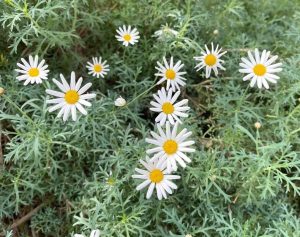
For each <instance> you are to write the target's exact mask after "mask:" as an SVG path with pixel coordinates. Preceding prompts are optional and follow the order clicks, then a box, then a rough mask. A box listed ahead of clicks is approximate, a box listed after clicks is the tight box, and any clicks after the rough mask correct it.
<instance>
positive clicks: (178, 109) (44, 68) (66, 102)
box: [15, 25, 282, 170]
mask: <svg viewBox="0 0 300 237" xmlns="http://www.w3.org/2000/svg"><path fill="white" fill-rule="evenodd" d="M116 31H117V35H116V38H117V40H118V41H120V42H122V44H123V45H124V46H125V47H127V46H129V45H134V44H135V43H137V42H138V40H139V38H140V35H139V32H138V30H137V29H136V28H133V27H131V26H125V25H124V26H122V27H119V28H118V29H117V30H116ZM225 53H226V51H222V48H219V46H218V45H217V46H216V47H214V45H213V43H212V44H211V48H210V49H209V48H208V47H207V45H205V50H203V51H202V52H201V54H202V55H201V56H197V57H194V59H195V60H196V62H197V65H196V67H195V68H196V70H197V71H199V70H201V69H205V76H206V78H209V77H210V75H211V72H212V71H213V72H214V73H215V75H216V76H217V75H218V70H219V69H220V70H225V68H224V66H223V65H222V64H223V63H224V61H223V60H222V59H221V57H222V56H223V55H224V54H225ZM277 58H278V56H271V52H270V51H266V50H263V52H262V53H260V52H259V51H258V49H255V51H254V54H252V53H251V52H250V51H249V52H248V58H242V59H241V61H242V62H241V63H240V66H241V69H240V70H239V71H240V72H241V73H245V74H247V75H246V76H244V77H243V80H244V81H247V80H249V81H250V86H251V87H253V86H254V85H257V86H258V88H262V87H264V88H266V89H269V83H277V80H278V79H279V77H278V76H277V75H275V73H277V72H280V71H281V70H282V68H281V65H282V64H281V63H275V61H276V60H277ZM157 64H158V66H157V67H156V69H157V70H158V73H157V74H155V75H156V76H159V77H161V79H160V80H159V81H158V83H157V84H161V83H162V82H164V81H166V82H167V83H166V88H162V89H161V90H160V91H158V93H157V95H155V96H154V98H155V101H153V102H152V103H151V105H152V106H153V108H151V110H152V111H154V112H159V115H158V116H157V118H156V120H155V121H156V122H157V123H159V125H160V126H163V125H164V124H165V123H166V121H167V122H168V123H170V124H171V125H175V122H176V121H177V122H180V120H179V117H186V116H187V114H186V113H184V112H186V111H187V110H188V107H187V106H186V103H187V101H186V100H183V101H180V102H178V103H175V101H176V100H177V98H178V97H179V94H180V92H179V91H180V87H181V86H184V85H185V84H186V83H185V80H186V79H185V78H184V75H185V74H186V72H181V71H180V70H181V69H182V67H183V64H182V63H181V62H180V61H178V62H176V63H174V62H173V57H171V59H170V61H169V63H168V62H167V60H166V58H164V59H163V63H160V62H158V63H157ZM17 65H18V67H19V68H18V69H15V70H16V72H17V73H19V75H18V76H17V79H18V80H19V81H24V85H28V84H40V83H42V82H43V80H47V79H48V73H49V70H48V65H47V64H46V63H45V60H44V59H43V60H41V61H40V60H39V58H38V56H35V57H32V56H29V59H28V61H26V60H25V59H24V58H22V59H21V62H20V63H17ZM86 67H87V69H88V73H89V74H90V75H92V76H94V77H97V78H99V77H102V78H104V77H105V75H106V74H107V73H108V72H109V70H110V69H109V65H108V64H107V61H106V60H103V59H102V58H101V57H98V58H97V57H93V58H92V61H91V62H87V66H86ZM53 83H54V84H55V85H56V86H57V87H58V89H59V91H56V90H52V89H47V90H46V93H47V94H48V95H50V96H53V97H55V98H53V99H48V100H47V103H48V104H50V106H49V109H48V110H49V112H53V111H57V110H58V114H57V117H62V119H63V121H67V120H68V119H69V118H70V117H71V118H72V120H73V121H76V120H77V111H79V112H80V113H81V114H83V115H86V114H87V110H86V108H85V107H90V106H91V103H90V102H89V100H90V99H93V98H95V96H96V95H95V94H94V93H87V91H88V89H89V88H90V87H91V86H92V83H86V84H85V85H82V83H83V79H82V77H80V78H79V79H76V76H75V73H74V72H72V73H71V77H70V79H69V80H66V79H65V77H64V76H63V75H62V74H60V81H59V80H56V79H53ZM176 90H177V91H178V92H176ZM173 92H174V94H173ZM125 104H126V101H125V100H124V99H123V98H118V99H117V100H116V101H115V105H116V106H124V105H125ZM166 126H170V125H166ZM173 166H174V163H173ZM169 170H170V169H169Z"/></svg>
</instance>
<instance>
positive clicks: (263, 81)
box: [239, 49, 282, 89]
mask: <svg viewBox="0 0 300 237" xmlns="http://www.w3.org/2000/svg"><path fill="white" fill-rule="evenodd" d="M270 54H271V52H270V51H267V50H264V51H263V52H262V54H261V55H260V53H259V51H258V49H255V51H254V57H253V55H252V53H251V52H250V51H248V59H246V58H241V60H242V62H241V63H240V66H241V67H242V68H241V69H239V72H240V73H247V74H248V75H247V76H245V77H243V81H247V80H251V82H250V86H251V87H253V86H254V85H255V84H257V87H258V88H259V89H261V88H262V86H264V87H265V88H266V89H269V84H268V82H271V83H277V80H278V79H279V78H280V77H279V76H277V75H275V73H277V72H281V71H282V68H281V67H280V66H281V65H282V63H275V64H273V63H274V62H275V61H276V59H277V58H278V56H277V55H276V56H272V57H271V58H269V57H270Z"/></svg>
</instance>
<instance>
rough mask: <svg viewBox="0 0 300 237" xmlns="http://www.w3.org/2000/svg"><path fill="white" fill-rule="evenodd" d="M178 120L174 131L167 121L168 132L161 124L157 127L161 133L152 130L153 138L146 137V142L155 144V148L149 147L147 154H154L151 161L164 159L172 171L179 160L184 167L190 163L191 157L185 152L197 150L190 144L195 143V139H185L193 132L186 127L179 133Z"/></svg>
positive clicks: (175, 168) (168, 168) (168, 169)
mask: <svg viewBox="0 0 300 237" xmlns="http://www.w3.org/2000/svg"><path fill="white" fill-rule="evenodd" d="M177 127H178V122H177V123H176V124H175V126H174V127H173V129H172V131H171V128H170V123H169V122H167V123H166V132H164V131H163V130H162V128H161V126H160V125H159V124H157V129H158V132H159V134H157V133H155V132H152V131H151V135H152V137H153V138H146V142H147V143H150V144H153V145H155V147H154V148H152V149H148V150H147V151H146V152H147V154H154V156H153V157H152V158H151V161H156V160H162V161H164V162H165V163H166V164H167V171H168V172H172V171H176V170H177V162H178V163H179V164H180V166H182V167H183V168H185V167H186V163H190V162H191V159H190V158H189V157H187V156H186V155H185V154H184V153H185V152H188V153H190V152H195V149H193V148H190V147H189V146H191V145H193V144H194V143H195V142H194V141H185V140H186V139H187V138H188V137H189V136H191V135H192V132H188V131H187V129H186V128H184V129H183V130H182V131H181V132H180V133H178V134H177Z"/></svg>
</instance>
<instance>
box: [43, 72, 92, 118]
mask: <svg viewBox="0 0 300 237" xmlns="http://www.w3.org/2000/svg"><path fill="white" fill-rule="evenodd" d="M60 79H61V82H59V81H57V80H55V79H53V82H54V83H55V84H56V85H57V86H58V88H59V89H60V90H61V92H59V91H54V90H49V89H47V90H46V93H47V94H49V95H53V96H55V97H57V98H56V99H51V100H47V101H46V102H47V103H48V104H55V105H54V106H51V107H50V108H49V112H53V111H55V110H57V109H60V111H59V113H58V115H57V117H61V116H63V121H67V120H68V118H69V115H70V113H71V115H72V120H73V121H76V119H77V113H76V111H77V110H79V111H80V112H81V113H82V114H84V115H87V111H86V110H85V109H84V107H83V105H84V106H88V107H89V106H91V103H90V102H88V101H87V100H88V99H92V98H94V97H95V96H96V95H95V94H84V93H85V92H86V91H87V90H88V89H89V88H90V87H91V86H92V83H87V84H85V85H84V86H82V87H81V84H82V80H83V79H82V77H80V78H79V79H78V81H77V82H76V78H75V72H72V73H71V83H70V84H68V83H67V81H66V80H65V78H64V76H63V75H62V74H60Z"/></svg>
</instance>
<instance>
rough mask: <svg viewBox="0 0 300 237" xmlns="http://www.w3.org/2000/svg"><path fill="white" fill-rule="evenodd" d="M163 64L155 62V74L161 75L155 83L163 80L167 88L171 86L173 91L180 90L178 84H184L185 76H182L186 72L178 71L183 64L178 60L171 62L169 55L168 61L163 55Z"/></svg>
mask: <svg viewBox="0 0 300 237" xmlns="http://www.w3.org/2000/svg"><path fill="white" fill-rule="evenodd" d="M163 61H164V65H162V64H161V63H160V62H157V65H158V67H155V68H156V69H157V70H158V73H156V74H155V76H158V77H161V79H160V80H159V81H158V82H157V84H161V83H163V82H164V81H167V90H169V88H171V89H172V90H173V91H176V89H177V90H180V87H179V86H185V84H186V83H185V82H184V81H185V80H186V79H185V78H184V77H182V76H183V75H184V74H186V72H180V69H182V67H183V66H184V64H182V63H181V61H180V60H179V61H178V62H177V63H176V64H175V65H174V62H173V57H171V59H170V62H169V63H168V62H167V60H166V58H165V57H163Z"/></svg>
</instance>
